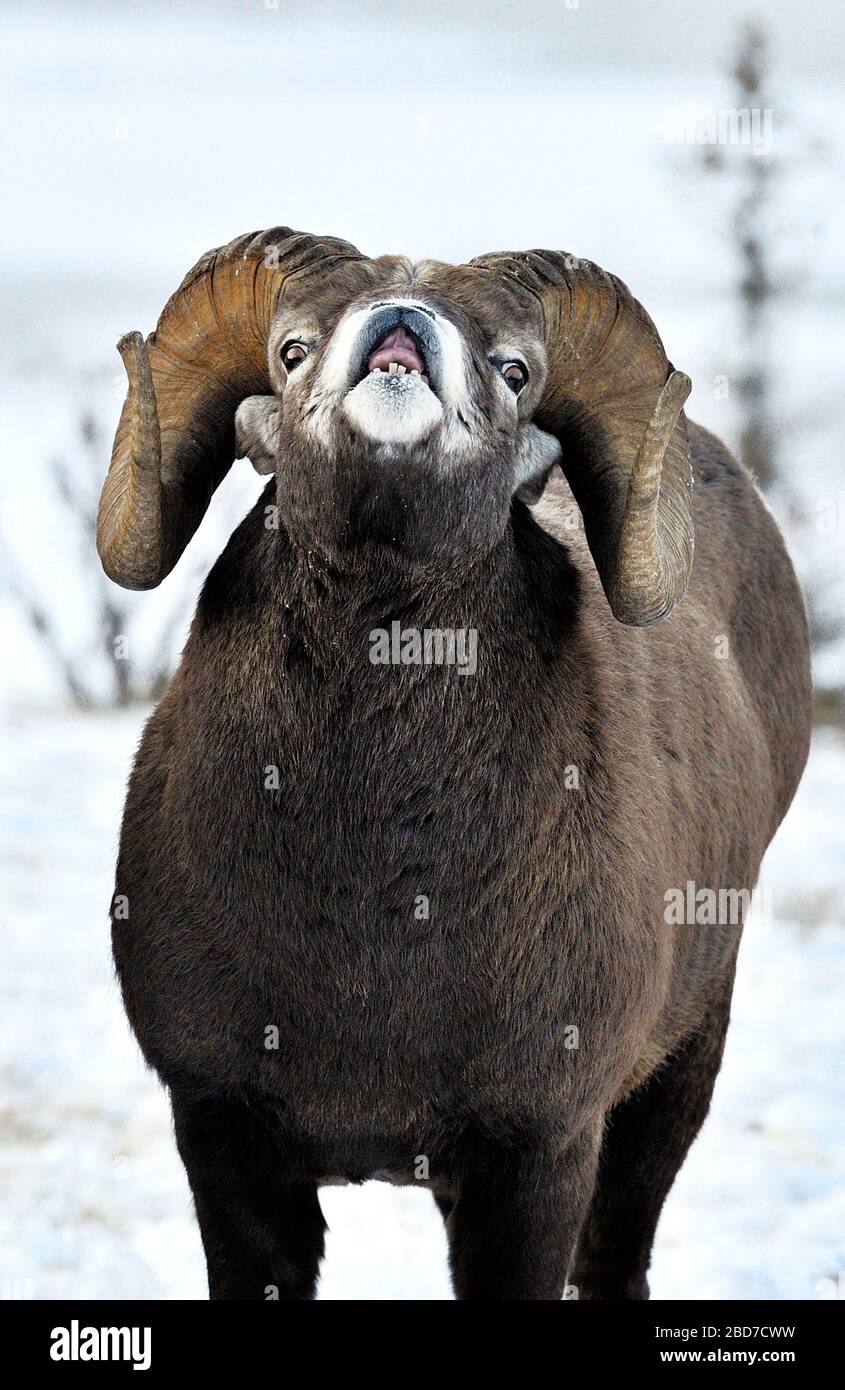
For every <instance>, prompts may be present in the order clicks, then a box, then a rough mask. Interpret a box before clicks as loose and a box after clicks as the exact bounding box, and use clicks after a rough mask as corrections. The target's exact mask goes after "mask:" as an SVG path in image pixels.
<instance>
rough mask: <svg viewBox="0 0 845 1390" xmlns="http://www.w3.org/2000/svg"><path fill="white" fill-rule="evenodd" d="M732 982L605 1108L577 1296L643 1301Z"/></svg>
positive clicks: (573, 1279) (717, 1049)
mask: <svg viewBox="0 0 845 1390" xmlns="http://www.w3.org/2000/svg"><path fill="white" fill-rule="evenodd" d="M732 984H733V979H732V972H731V979H730V980H729V981H728V984H727V987H726V989H725V990H724V993H723V996H722V997H721V998H720V999H719V1000H718V1001H717V1002H716V1003H715V1004H714V1006H713V1007H712V1008H711V1010H710V1013H709V1014H708V1016H707V1018H706V1019H705V1021H704V1023H703V1024H702V1026H701V1028H700V1029H699V1030H698V1031H697V1032H696V1033H694V1034H693V1035H691V1036H690V1037H689V1038H687V1039H686V1040H685V1041H684V1043H683V1044H682V1045H681V1046H680V1047H679V1048H678V1050H677V1052H675V1053H674V1055H673V1056H672V1057H670V1058H669V1059H668V1060H667V1061H666V1062H665V1063H664V1064H663V1066H662V1067H661V1068H659V1069H658V1070H657V1071H656V1072H655V1073H653V1074H652V1076H650V1077H649V1078H648V1079H647V1080H646V1081H645V1082H643V1084H642V1085H641V1086H639V1087H638V1088H637V1089H636V1090H635V1091H633V1092H632V1093H631V1094H630V1095H629V1096H628V1097H627V1098H626V1099H625V1100H624V1101H622V1103H621V1104H620V1105H617V1106H616V1107H615V1109H614V1110H613V1111H611V1113H610V1115H609V1117H608V1121H607V1129H606V1133H605V1137H604V1141H603V1143H602V1148H601V1153H600V1156H599V1167H598V1174H597V1178H596V1186H595V1191H594V1193H593V1197H592V1201H591V1203H590V1207H589V1210H588V1213H587V1219H586V1221H585V1222H584V1226H583V1229H582V1231H581V1235H580V1238H579V1241H578V1249H577V1254H576V1258H575V1262H574V1264H573V1267H572V1270H571V1271H570V1276H569V1281H570V1284H572V1285H574V1286H575V1288H577V1290H578V1294H577V1297H578V1298H580V1299H616V1300H622V1299H645V1298H648V1296H649V1290H648V1281H647V1278H646V1274H647V1271H648V1266H649V1262H650V1259H651V1247H652V1244H653V1241H654V1235H655V1231H656V1229H657V1222H658V1219H659V1217H660V1212H661V1209H662V1207H663V1203H664V1201H665V1200H666V1197H667V1195H668V1193H669V1189H670V1188H671V1186H672V1183H673V1182H674V1181H675V1177H676V1174H677V1173H678V1170H679V1168H680V1167H681V1164H682V1163H683V1161H684V1159H685V1158H686V1155H687V1151H688V1149H689V1147H690V1145H691V1144H692V1141H693V1139H694V1138H695V1136H696V1134H697V1133H698V1131H699V1129H700V1128H701V1124H702V1122H703V1120H704V1117H705V1115H706V1114H707V1111H708V1109H709V1108H710V1098H711V1096H712V1094H713V1086H714V1083H715V1081H716V1076H717V1074H718V1071H719V1066H720V1063H721V1060H722V1050H723V1048H724V1043H725V1033H726V1031H727V1026H728V1018H729V1014H730V995H731V988H732Z"/></svg>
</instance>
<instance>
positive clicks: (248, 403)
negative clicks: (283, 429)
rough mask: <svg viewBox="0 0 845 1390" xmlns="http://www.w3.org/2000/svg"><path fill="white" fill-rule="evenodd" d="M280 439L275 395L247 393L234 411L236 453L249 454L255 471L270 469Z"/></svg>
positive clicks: (271, 471) (271, 469)
mask: <svg viewBox="0 0 845 1390" xmlns="http://www.w3.org/2000/svg"><path fill="white" fill-rule="evenodd" d="M278 443H279V402H278V401H277V400H276V397H275V396H247V398H246V400H245V401H241V403H240V405H239V406H238V408H237V411H236V412H235V444H236V447H237V457H238V458H239V459H242V458H248V459H249V461H250V463H251V464H252V466H253V468H254V469H255V471H256V473H273V472H275V469H276V454H277V452H278Z"/></svg>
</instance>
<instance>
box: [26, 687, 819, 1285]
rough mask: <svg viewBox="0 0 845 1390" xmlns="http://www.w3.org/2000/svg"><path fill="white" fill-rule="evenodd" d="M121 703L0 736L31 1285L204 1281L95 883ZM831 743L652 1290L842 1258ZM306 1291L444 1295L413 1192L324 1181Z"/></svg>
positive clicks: (129, 743) (178, 1172)
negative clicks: (317, 1281)
mask: <svg viewBox="0 0 845 1390" xmlns="http://www.w3.org/2000/svg"><path fill="white" fill-rule="evenodd" d="M141 722H142V716H141V715H140V714H132V715H123V716H119V717H117V716H108V717H106V716H102V715H96V716H90V717H88V716H76V717H71V718H68V717H67V716H61V717H58V716H48V715H42V716H40V717H38V716H36V717H33V716H21V717H18V718H15V719H12V720H11V721H9V724H8V727H7V732H6V735H5V738H4V742H3V746H2V749H0V751H2V765H3V769H4V771H3V774H2V784H0V795H1V796H2V802H1V803H0V815H1V816H2V843H3V846H4V849H3V855H4V859H3V864H2V884H3V888H2V893H3V899H2V940H3V956H4V959H3V966H2V1004H1V1005H0V1029H1V1030H2V1034H0V1057H2V1064H1V1066H2V1069H1V1070H0V1094H2V1097H3V1101H2V1111H0V1213H2V1215H0V1249H2V1255H1V1256H0V1274H2V1276H3V1278H6V1279H8V1278H13V1279H15V1280H18V1281H20V1284H19V1285H18V1287H19V1288H21V1289H24V1290H29V1291H30V1294H31V1296H34V1297H36V1298H58V1297H72V1298H94V1299H96V1298H107V1297H108V1298H168V1299H170V1298H201V1297H204V1294H205V1288H204V1264H203V1259H202V1252H201V1249H200V1243H199V1237H198V1234H197V1229H196V1225H195V1222H194V1219H193V1214H192V1211H191V1204H190V1196H189V1192H188V1187H187V1183H186V1180H185V1177H184V1174H183V1171H182V1167H181V1164H180V1162H179V1160H178V1158H177V1155H176V1151H175V1147H174V1144H173V1140H172V1136H171V1132H170V1119H169V1112H168V1107H167V1104H166V1100H165V1096H164V1093H163V1091H162V1090H161V1089H160V1087H159V1085H158V1083H157V1081H156V1080H155V1079H154V1077H153V1076H152V1075H151V1074H150V1073H148V1072H147V1071H146V1070H145V1069H144V1067H143V1065H142V1063H141V1061H140V1058H139V1054H138V1051H137V1048H136V1046H135V1043H134V1042H133V1040H132V1038H131V1036H130V1035H129V1032H128V1029H127V1026H126V1023H125V1021H124V1017H123V1012H122V1009H121V1004H120V999H119V995H118V991H117V988H116V984H115V981H114V977H113V974H112V968H111V961H110V957H109V948H108V926H107V920H106V913H107V905H108V902H109V899H110V895H111V886H112V874H113V858H114V852H115V845H116V835H117V827H118V823H119V816H120V809H121V802H122V797H123V791H124V784H125V778H126V775H127V771H128V768H129V764H130V760H131V756H132V753H133V750H134V747H135V743H136V741H137V738H138V734H139V730H140V726H141ZM843 796H845V742H843V741H842V740H840V739H839V738H838V737H837V736H836V735H834V734H832V733H822V734H819V735H818V737H817V739H816V742H815V745H814V748H813V753H812V756H811V760H810V765H809V769H808V772H807V774H806V776H805V779H804V782H803V784H802V786H801V789H800V790H799V793H798V797H797V800H796V803H795V805H794V806H793V809H792V811H791V812H790V814H789V816H788V818H787V820H786V821H785V822H784V825H783V827H782V829H781V831H780V833H779V835H778V837H777V839H776V841H775V842H774V844H773V845H772V847H771V850H770V852H769V856H768V859H767V861H766V865H765V868H764V874H763V879H762V884H763V893H762V895H761V896H762V904H763V906H762V910H761V911H760V912H759V914H758V920H756V921H755V923H754V924H753V925H752V926H751V927H750V928H749V929H748V931H747V932H746V935H745V939H744V942H743V947H742V951H741V954H740V968H739V978H738V985H737V991H736V996H735V1009H734V1019H733V1023H732V1026H731V1031H730V1034H729V1040H728V1046H727V1053H726V1059H725V1063H724V1067H723V1069H722V1073H721V1076H720V1078H719V1082H718V1085H717V1089H716V1098H715V1101H714V1105H713V1109H712V1112H711V1115H710V1117H709V1119H708V1120H707V1122H706V1125H705V1127H704V1129H703V1131H702V1134H701V1136H700V1137H699V1139H698V1141H697V1143H696V1144H695V1146H694V1148H693V1150H692V1152H691V1155H690V1157H689V1160H688V1162H687V1164H686V1166H685V1168H684V1169H683V1170H682V1173H681V1176H680V1178H679V1180H678V1183H677V1185H676V1187H675V1189H674V1191H673V1193H672V1195H671V1197H670V1199H669V1202H668V1204H667V1206H666V1210H665V1215H664V1218H663V1221H662V1224H661V1226H660V1230H659V1233H658V1240H657V1247H656V1256H655V1263H654V1273H653V1280H652V1289H653V1295H654V1297H656V1298H687V1299H720V1298H764V1299H774V1298H800V1299H812V1298H815V1297H818V1296H819V1294H820V1292H822V1291H826V1290H827V1289H828V1288H830V1287H832V1285H830V1283H829V1282H828V1281H830V1280H835V1279H836V1278H837V1276H838V1275H839V1272H840V1271H845V1094H844V1093H843V1077H842V1069H841V1059H842V1056H843V1053H844V1052H845V1009H843V1007H842V1000H843V998H845V897H843V892H842V877H843V865H845V823H843V818H842V804H843ZM322 1202H323V1208H324V1211H325V1214H326V1219H327V1221H328V1223H329V1227H330V1235H329V1238H328V1248H327V1256H326V1260H325V1263H324V1274H323V1279H322V1283H321V1297H323V1298H327V1299H441V1298H448V1297H450V1293H449V1285H448V1278H447V1273H446V1263H445V1260H446V1248H445V1239H444V1236H443V1232H442V1228H441V1222H440V1218H439V1215H438V1214H437V1211H436V1209H435V1206H434V1203H433V1201H432V1199H431V1197H430V1195H429V1194H428V1193H427V1192H424V1191H419V1192H415V1191H413V1190H409V1189H407V1188H404V1189H393V1188H389V1187H386V1186H383V1185H381V1184H369V1185H368V1186H366V1187H364V1188H358V1189H352V1188H342V1189H339V1188H332V1189H326V1190H324V1192H323V1194H322Z"/></svg>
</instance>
